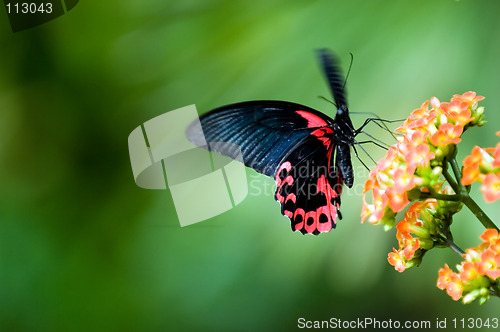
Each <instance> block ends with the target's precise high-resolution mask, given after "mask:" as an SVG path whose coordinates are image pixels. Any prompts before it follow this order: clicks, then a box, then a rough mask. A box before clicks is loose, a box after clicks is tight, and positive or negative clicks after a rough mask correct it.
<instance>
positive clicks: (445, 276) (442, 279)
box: [437, 264, 455, 289]
mask: <svg viewBox="0 0 500 332" xmlns="http://www.w3.org/2000/svg"><path fill="white" fill-rule="evenodd" d="M454 274H455V272H453V271H452V270H451V269H450V267H449V266H448V264H444V269H439V272H438V280H437V287H438V288H439V289H446V288H447V287H448V285H449V284H450V283H451V278H452V276H453V275H454Z"/></svg>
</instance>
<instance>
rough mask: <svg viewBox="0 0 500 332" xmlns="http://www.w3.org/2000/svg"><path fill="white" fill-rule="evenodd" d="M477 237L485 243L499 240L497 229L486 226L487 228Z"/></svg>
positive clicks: (499, 235)
mask: <svg viewBox="0 0 500 332" xmlns="http://www.w3.org/2000/svg"><path fill="white" fill-rule="evenodd" d="M479 238H480V239H481V240H483V241H484V242H486V243H490V244H493V243H495V242H497V241H498V240H500V234H498V231H497V230H496V229H494V228H488V229H487V230H485V231H484V233H483V234H481V236H480V237H479Z"/></svg>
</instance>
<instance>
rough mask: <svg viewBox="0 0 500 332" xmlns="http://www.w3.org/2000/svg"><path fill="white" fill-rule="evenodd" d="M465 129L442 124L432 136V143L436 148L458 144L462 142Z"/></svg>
mask: <svg viewBox="0 0 500 332" xmlns="http://www.w3.org/2000/svg"><path fill="white" fill-rule="evenodd" d="M463 129H464V128H463V127H462V126H460V125H456V126H454V125H453V124H451V123H442V124H441V125H440V126H439V130H438V131H437V132H435V133H434V134H432V136H431V138H430V141H431V143H432V144H433V145H435V146H440V145H448V144H458V143H460V141H461V139H460V135H462V132H463Z"/></svg>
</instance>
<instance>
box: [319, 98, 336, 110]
mask: <svg viewBox="0 0 500 332" xmlns="http://www.w3.org/2000/svg"><path fill="white" fill-rule="evenodd" d="M318 98H319V99H323V100H325V101H327V102H329V103H330V104H332V105H333V106H335V108H338V106H337V104H335V103H334V102H333V101H331V100H330V99H328V98H325V97H323V96H318Z"/></svg>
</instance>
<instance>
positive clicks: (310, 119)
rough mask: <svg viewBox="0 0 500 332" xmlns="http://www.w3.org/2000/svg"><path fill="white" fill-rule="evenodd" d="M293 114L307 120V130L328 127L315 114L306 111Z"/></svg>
mask: <svg viewBox="0 0 500 332" xmlns="http://www.w3.org/2000/svg"><path fill="white" fill-rule="evenodd" d="M295 113H297V114H298V115H300V116H301V117H303V118H304V119H306V120H307V127H309V128H314V127H323V126H327V125H328V123H326V121H325V120H323V119H322V118H320V117H319V116H317V115H315V114H312V113H309V112H306V111H295Z"/></svg>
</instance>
